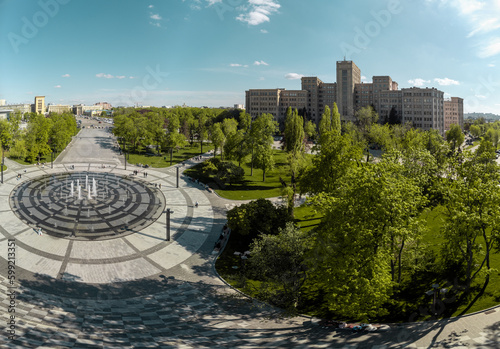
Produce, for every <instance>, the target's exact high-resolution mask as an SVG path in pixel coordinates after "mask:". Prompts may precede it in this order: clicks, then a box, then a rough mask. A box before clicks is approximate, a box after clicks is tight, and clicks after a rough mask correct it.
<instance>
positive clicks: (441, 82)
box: [434, 78, 460, 86]
mask: <svg viewBox="0 0 500 349" xmlns="http://www.w3.org/2000/svg"><path fill="white" fill-rule="evenodd" d="M434 81H435V82H437V83H438V84H439V85H441V86H450V85H460V82H458V81H457V80H452V79H449V78H444V79H440V78H435V79H434Z"/></svg>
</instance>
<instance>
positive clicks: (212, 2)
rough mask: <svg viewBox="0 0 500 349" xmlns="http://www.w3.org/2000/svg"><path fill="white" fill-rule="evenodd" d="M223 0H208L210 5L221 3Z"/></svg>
mask: <svg viewBox="0 0 500 349" xmlns="http://www.w3.org/2000/svg"><path fill="white" fill-rule="evenodd" d="M221 2H222V0H207V3H208V6H212V5H213V4H218V3H221Z"/></svg>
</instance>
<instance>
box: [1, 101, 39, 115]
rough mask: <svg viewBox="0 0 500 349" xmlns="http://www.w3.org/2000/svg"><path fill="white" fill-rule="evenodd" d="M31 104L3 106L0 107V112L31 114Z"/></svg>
mask: <svg viewBox="0 0 500 349" xmlns="http://www.w3.org/2000/svg"><path fill="white" fill-rule="evenodd" d="M31 109H32V104H30V103H19V104H5V105H2V106H0V111H6V110H7V111H14V112H17V111H19V112H20V113H21V114H22V115H24V114H26V113H31Z"/></svg>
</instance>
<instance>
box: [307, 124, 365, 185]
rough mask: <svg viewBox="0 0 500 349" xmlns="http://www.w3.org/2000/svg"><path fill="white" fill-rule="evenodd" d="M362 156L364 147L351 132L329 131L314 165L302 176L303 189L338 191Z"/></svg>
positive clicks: (314, 160) (314, 159)
mask: <svg viewBox="0 0 500 349" xmlns="http://www.w3.org/2000/svg"><path fill="white" fill-rule="evenodd" d="M362 156H363V149H362V148H360V147H359V146H358V145H356V144H355V142H354V141H353V138H352V135H351V134H350V133H346V134H343V135H341V136H338V135H335V134H334V133H333V132H327V133H326V134H324V135H323V137H322V143H321V147H320V148H319V151H318V153H317V154H316V155H315V156H314V157H313V160H312V166H310V167H308V168H307V169H306V170H305V171H304V174H303V175H302V176H301V177H300V180H299V182H300V189H301V191H302V192H303V193H311V194H319V193H322V192H326V193H332V192H334V191H336V190H337V189H338V188H339V187H341V185H342V183H343V182H344V178H343V177H344V176H345V175H346V174H347V173H348V172H349V171H350V169H352V168H353V167H356V166H358V164H359V163H360V160H361V157H362Z"/></svg>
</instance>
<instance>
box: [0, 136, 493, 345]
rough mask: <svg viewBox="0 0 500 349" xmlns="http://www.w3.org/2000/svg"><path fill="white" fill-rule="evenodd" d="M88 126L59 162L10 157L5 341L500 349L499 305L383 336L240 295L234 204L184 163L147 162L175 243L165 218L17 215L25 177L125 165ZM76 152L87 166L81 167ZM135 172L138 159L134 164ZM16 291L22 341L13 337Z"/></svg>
mask: <svg viewBox="0 0 500 349" xmlns="http://www.w3.org/2000/svg"><path fill="white" fill-rule="evenodd" d="M84 131H86V132H81V134H80V136H79V139H76V140H75V142H74V143H72V144H71V145H70V146H69V147H68V149H67V150H66V151H65V153H63V154H62V156H60V157H59V158H58V160H57V161H56V164H55V166H54V167H55V168H54V169H50V168H49V166H44V167H43V168H42V167H41V166H28V167H24V166H20V165H17V164H16V163H14V162H11V161H8V162H7V165H8V166H9V171H8V172H7V173H5V174H4V175H5V181H4V184H0V257H1V258H0V294H1V295H0V301H1V303H2V311H1V312H0V331H1V336H0V347H1V348H377V349H382V348H451V347H453V348H497V349H498V348H500V308H498V307H497V308H495V309H490V310H488V311H483V312H480V313H477V314H474V315H469V316H464V317H460V318H454V319H447V320H442V321H435V322H425V323H414V324H411V323H410V324H404V325H400V326H393V327H391V329H390V330H388V331H384V332H373V333H352V332H350V331H348V330H344V331H341V330H337V331H335V330H331V329H328V328H323V327H321V326H319V324H318V321H317V320H316V319H311V318H308V317H300V316H299V317H291V318H289V317H285V316H284V315H283V314H282V313H281V312H280V311H279V310H277V309H275V308H272V307H270V306H268V305H265V304H262V303H260V302H257V301H254V300H252V299H249V298H247V297H245V296H243V295H241V294H240V293H238V292H236V291H235V290H233V289H232V288H230V287H229V286H227V285H226V284H225V283H224V282H223V281H222V280H221V279H220V278H219V277H218V275H217V273H216V272H215V269H214V261H215V258H216V254H214V253H213V247H214V244H215V241H216V240H217V238H218V236H219V234H220V231H221V228H222V226H223V225H224V222H225V212H226V210H227V208H230V207H233V206H234V205H235V203H234V202H232V201H229V200H225V199H221V198H219V197H218V196H217V195H216V194H214V193H209V192H207V191H206V190H204V188H202V187H201V186H198V185H196V184H195V183H193V182H191V181H189V180H187V179H186V178H183V179H182V180H181V183H180V188H175V172H176V170H175V168H166V169H158V170H153V169H148V170H147V171H148V179H147V180H148V181H149V182H150V183H162V192H163V194H164V195H165V198H166V204H167V207H170V208H172V209H173V210H174V214H173V215H172V239H171V241H165V219H166V217H165V214H163V215H162V216H161V217H160V219H159V220H158V221H156V222H155V223H153V224H151V225H150V226H148V227H147V228H144V229H142V230H140V231H137V232H136V233H134V234H131V235H128V236H123V237H118V238H116V239H113V240H105V241H74V240H69V239H58V238H54V237H51V236H49V235H43V236H38V235H37V234H36V233H35V232H34V230H33V229H32V227H30V226H28V225H27V224H25V223H24V222H22V221H20V220H19V218H17V216H15V214H14V213H12V211H10V207H9V205H8V197H9V194H10V192H11V191H12V190H13V189H14V187H15V186H16V185H18V184H19V181H18V180H17V179H16V175H17V173H22V174H23V177H24V178H35V177H37V176H39V175H41V174H50V173H55V172H61V171H65V170H67V171H99V170H101V171H111V172H115V173H125V171H124V163H123V160H121V161H122V163H120V158H119V157H118V156H117V155H116V154H115V153H114V152H113V151H112V149H111V146H112V144H113V143H112V142H111V143H109V144H108V145H109V146H108V147H107V148H105V149H102V148H96V144H97V143H98V142H96V140H99V139H101V140H102V139H104V140H107V139H109V137H108V136H107V135H106V134H105V133H104V131H102V130H90V129H86V130H84ZM82 142H83V143H82ZM100 144H103V142H100ZM68 155H69V156H68ZM75 156H76V158H79V159H81V160H82V162H80V163H77V162H74V163H73V161H72V160H73V159H75ZM90 160H93V161H90ZM98 160H100V162H99V161H98ZM84 161H86V163H84ZM194 163H195V161H190V162H189V163H188V164H187V165H188V166H190V165H192V164H194ZM103 164H105V168H103V167H102V166H103ZM72 165H74V166H75V168H74V169H73V168H72V167H71V166H72ZM134 169H136V167H134V166H132V165H130V164H129V165H127V171H128V172H131V171H133V170H134ZM25 170H26V172H24V171H25ZM24 178H23V179H24ZM196 201H198V202H199V203H200V206H199V207H198V208H194V205H193V203H194V202H196ZM9 238H14V239H15V241H16V274H15V276H16V282H15V283H14V285H11V284H10V283H9V280H8V279H7V277H8V272H7V271H8V266H7V261H6V259H5V258H6V256H7V251H8V250H7V248H8V246H7V243H8V239H9ZM12 291H14V292H15V309H16V313H15V331H16V336H15V339H13V340H12V339H9V338H8V337H7V336H8V332H7V330H8V328H9V324H8V322H9V321H10V319H9V316H10V315H11V314H12V313H9V312H8V309H9V308H8V307H9V304H11V298H10V295H11V292H12Z"/></svg>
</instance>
